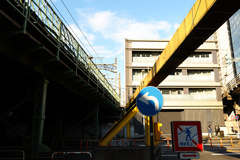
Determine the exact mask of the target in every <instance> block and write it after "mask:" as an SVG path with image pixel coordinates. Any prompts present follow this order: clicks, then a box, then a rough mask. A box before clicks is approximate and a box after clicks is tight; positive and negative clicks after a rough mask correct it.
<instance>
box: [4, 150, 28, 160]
mask: <svg viewBox="0 0 240 160" xmlns="http://www.w3.org/2000/svg"><path fill="white" fill-rule="evenodd" d="M0 160H25V152H24V151H23V150H0Z"/></svg>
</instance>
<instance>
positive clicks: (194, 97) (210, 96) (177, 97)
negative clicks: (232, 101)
mask: <svg viewBox="0 0 240 160" xmlns="http://www.w3.org/2000/svg"><path fill="white" fill-rule="evenodd" d="M163 99H164V100H188V101H189V100H216V95H215V94H204V95H201V94H194V95H191V94H176V95H174V94H163Z"/></svg>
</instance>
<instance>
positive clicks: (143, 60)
mask: <svg viewBox="0 0 240 160" xmlns="http://www.w3.org/2000/svg"><path fill="white" fill-rule="evenodd" d="M213 39H214V38H213ZM167 43H168V40H129V39H125V85H126V86H125V88H126V92H125V93H126V102H128V100H129V98H131V96H132V94H133V93H134V91H135V89H136V88H137V86H138V85H139V84H140V81H141V80H142V79H143V78H144V77H145V76H146V74H147V73H148V71H149V70H150V69H151V67H152V66H153V64H154V62H155V60H156V59H157V58H158V56H159V55H160V54H161V52H162V51H163V50H164V48H165V47H166V45H167ZM217 52H218V48H217V41H214V40H211V41H206V42H205V43H204V44H202V45H201V46H200V47H199V48H198V49H197V50H196V51H195V52H194V53H193V54H192V55H191V56H190V57H188V58H187V59H186V60H185V61H184V62H183V63H182V64H181V65H180V66H179V67H178V68H177V69H176V70H175V71H174V72H172V74H171V75H169V76H168V77H167V78H166V79H165V80H164V81H163V82H162V83H161V84H160V85H159V86H157V87H158V88H159V89H160V91H161V92H162V94H163V97H164V105H163V108H162V110H161V112H160V113H159V114H158V115H156V116H155V119H157V120H158V121H159V122H161V123H162V124H163V126H162V128H161V129H162V131H163V134H170V133H171V127H170V122H171V121H180V120H184V121H201V125H202V132H203V133H204V134H207V126H208V125H211V126H212V128H213V129H214V127H215V125H220V126H222V127H223V126H225V125H224V120H223V104H222V96H221V87H222V85H221V83H220V76H219V73H220V67H219V64H218V56H217ZM142 117H143V116H142V115H141V114H140V113H139V114H137V116H135V119H134V120H133V122H132V123H134V125H135V124H137V123H139V124H141V123H143V124H144V122H143V121H144V118H142ZM141 131H142V129H138V128H137V127H135V134H142V132H141Z"/></svg>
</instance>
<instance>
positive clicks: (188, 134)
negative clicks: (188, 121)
mask: <svg viewBox="0 0 240 160" xmlns="http://www.w3.org/2000/svg"><path fill="white" fill-rule="evenodd" d="M185 133H186V134H187V136H186V142H188V141H192V137H191V131H190V130H189V129H188V128H186V131H185ZM188 139H189V140H188Z"/></svg>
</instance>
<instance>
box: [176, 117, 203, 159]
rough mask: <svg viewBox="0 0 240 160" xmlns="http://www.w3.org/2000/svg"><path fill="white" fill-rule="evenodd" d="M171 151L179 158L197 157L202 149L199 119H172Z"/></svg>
mask: <svg viewBox="0 0 240 160" xmlns="http://www.w3.org/2000/svg"><path fill="white" fill-rule="evenodd" d="M171 127H172V140H173V151H175V152H179V154H178V156H179V158H180V159H198V158H200V155H199V153H198V152H199V151H203V143H202V131H201V122H200V121H172V122H171Z"/></svg>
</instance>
